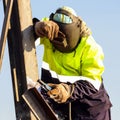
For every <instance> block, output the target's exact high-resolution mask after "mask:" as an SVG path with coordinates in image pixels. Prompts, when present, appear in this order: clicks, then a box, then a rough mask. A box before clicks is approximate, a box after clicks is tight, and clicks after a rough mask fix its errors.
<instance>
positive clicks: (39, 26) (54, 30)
mask: <svg viewBox="0 0 120 120" xmlns="http://www.w3.org/2000/svg"><path fill="white" fill-rule="evenodd" d="M58 31H59V26H58V25H57V24H56V23H55V22H53V21H44V22H42V21H39V22H36V24H35V33H36V34H37V36H39V37H47V38H48V39H50V40H53V38H56V37H58Z"/></svg>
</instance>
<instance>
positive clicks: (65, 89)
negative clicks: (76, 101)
mask: <svg viewBox="0 0 120 120" xmlns="http://www.w3.org/2000/svg"><path fill="white" fill-rule="evenodd" d="M48 85H49V86H50V87H51V88H52V90H50V91H48V92H47V94H48V95H49V96H50V98H52V99H53V100H54V101H55V102H57V103H65V102H66V101H67V100H68V98H69V97H70V96H71V95H72V93H73V90H74V86H73V85H68V84H65V83H61V84H51V83H50V84H48Z"/></svg>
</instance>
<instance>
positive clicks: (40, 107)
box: [22, 88, 58, 120]
mask: <svg viewBox="0 0 120 120" xmlns="http://www.w3.org/2000/svg"><path fill="white" fill-rule="evenodd" d="M22 97H23V98H24V100H25V102H26V103H27V105H28V106H29V107H30V109H31V111H32V112H33V113H34V115H35V116H36V118H37V119H38V120H58V118H57V117H56V116H55V113H54V112H53V110H52V109H51V107H50V106H49V105H48V103H47V102H46V101H45V100H44V98H43V97H42V95H41V94H40V93H39V92H38V91H37V89H36V88H31V89H29V90H27V91H26V92H25V93H24V94H23V95H22Z"/></svg>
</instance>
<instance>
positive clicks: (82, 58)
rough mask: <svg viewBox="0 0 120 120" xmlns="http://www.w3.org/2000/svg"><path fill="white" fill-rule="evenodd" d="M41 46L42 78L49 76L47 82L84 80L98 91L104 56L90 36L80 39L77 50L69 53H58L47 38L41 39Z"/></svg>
mask: <svg viewBox="0 0 120 120" xmlns="http://www.w3.org/2000/svg"><path fill="white" fill-rule="evenodd" d="M41 44H44V56H43V63H42V69H43V74H44V73H45V75H43V76H45V77H44V78H47V75H48V76H51V78H52V79H51V81H49V82H53V81H52V80H54V82H55V80H56V82H57V81H59V82H70V83H75V82H76V81H78V80H85V81H88V82H90V83H91V84H92V85H93V86H94V87H95V88H96V89H97V90H99V88H100V85H101V82H102V78H101V76H102V74H103V72H104V65H103V59H104V54H103V51H102V48H101V47H100V46H99V45H98V44H97V43H96V41H95V40H94V39H93V37H92V36H89V37H82V38H81V40H80V43H79V44H78V46H77V48H76V49H75V50H74V51H72V52H70V53H62V52H60V51H58V50H57V49H55V48H54V46H53V45H52V44H51V42H50V41H49V40H48V39H47V38H41ZM44 78H42V79H44ZM47 79H50V78H49V77H48V78H47Z"/></svg>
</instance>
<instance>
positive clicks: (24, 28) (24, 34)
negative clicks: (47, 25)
mask: <svg viewBox="0 0 120 120" xmlns="http://www.w3.org/2000/svg"><path fill="white" fill-rule="evenodd" d="M7 1H8V0H7ZM3 4H4V8H5V6H6V1H5V0H3ZM8 49H9V57H10V66H11V76H12V83H13V93H14V101H15V112H16V120H36V118H35V117H34V115H33V114H32V113H31V112H30V110H29V108H28V106H27V105H26V104H25V102H24V100H23V98H22V94H23V93H24V92H25V91H26V90H27V81H26V77H27V76H28V77H30V78H31V79H32V80H34V81H37V80H38V77H39V75H38V65H37V57H36V50H35V44H34V37H33V32H32V14H31V7H30V0H13V8H12V13H11V19H10V29H9V31H8Z"/></svg>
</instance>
